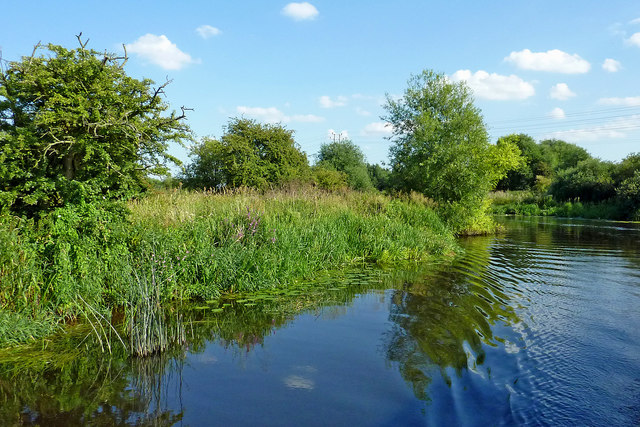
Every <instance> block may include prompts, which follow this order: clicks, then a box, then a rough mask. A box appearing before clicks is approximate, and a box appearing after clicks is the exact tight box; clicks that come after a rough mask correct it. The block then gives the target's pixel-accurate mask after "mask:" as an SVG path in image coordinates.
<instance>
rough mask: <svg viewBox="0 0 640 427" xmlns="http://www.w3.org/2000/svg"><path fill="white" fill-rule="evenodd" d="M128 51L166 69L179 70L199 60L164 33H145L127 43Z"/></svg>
mask: <svg viewBox="0 0 640 427" xmlns="http://www.w3.org/2000/svg"><path fill="white" fill-rule="evenodd" d="M127 51H129V52H132V53H135V54H137V55H138V56H140V57H141V58H143V59H144V60H146V61H149V62H151V63H152V64H155V65H159V66H160V67H162V68H164V69H165V70H179V69H181V68H183V67H184V66H186V65H188V64H193V63H197V62H199V61H196V60H194V59H193V58H191V55H189V54H188V53H184V52H183V51H181V50H180V49H178V46H176V44H175V43H171V40H169V39H168V38H167V36H165V35H164V34H163V35H161V36H156V35H155V34H145V35H144V36H141V37H140V38H138V40H136V41H135V42H133V43H130V44H128V45H127Z"/></svg>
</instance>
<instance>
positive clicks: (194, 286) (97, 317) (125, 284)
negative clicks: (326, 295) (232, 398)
mask: <svg viewBox="0 0 640 427" xmlns="http://www.w3.org/2000/svg"><path fill="white" fill-rule="evenodd" d="M0 239H1V240H2V241H1V242H0V243H1V244H0V279H1V281H2V289H1V290H0V308H1V310H0V346H7V345H13V344H18V343H21V342H25V341H29V340H32V339H36V338H39V337H43V336H46V335H48V334H50V333H51V332H52V331H54V330H55V329H56V328H58V327H59V325H62V324H64V323H74V322H77V321H79V320H80V321H89V322H92V323H93V324H95V325H96V326H95V329H96V333H98V334H100V333H105V332H104V330H105V328H106V329H108V326H101V325H102V324H103V323H108V322H110V321H111V320H112V317H114V316H116V317H117V316H121V315H122V314H123V313H124V314H125V317H126V315H127V314H129V315H130V314H131V313H134V312H135V313H137V312H139V311H137V310H139V306H140V305H141V304H143V303H144V302H145V301H150V300H152V301H154V302H155V303H157V304H161V303H162V304H165V303H167V302H170V301H178V300H190V301H198V300H200V301H207V300H211V299H215V298H218V297H220V296H221V295H223V294H233V293H239V292H253V291H259V290H264V289H273V288H286V287H287V286H290V285H291V284H295V283H296V282H298V281H302V280H310V279H312V278H313V276H314V275H315V274H316V273H317V272H319V271H322V270H326V269H338V268H341V267H344V266H349V265H354V264H358V263H379V264H393V263H402V262H408V261H409V262H415V261H424V260H426V259H429V258H433V257H438V256H445V255H447V254H451V253H453V252H454V251H456V248H457V246H456V243H455V239H454V236H453V234H452V233H451V232H450V231H449V230H448V228H447V227H446V226H445V225H444V224H443V222H442V221H441V220H440V219H439V217H438V216H437V215H436V213H435V212H434V211H433V209H432V204H431V202H430V201H429V200H428V199H426V198H423V197H420V196H415V195H414V196H411V197H405V198H401V199H400V198H390V197H387V196H383V195H381V194H373V193H357V192H347V193H343V194H327V193H324V192H318V191H314V190H311V189H306V190H300V191H297V192H296V191H289V192H282V191H280V192H271V193H267V194H259V193H256V192H251V191H237V192H234V193H230V194H219V193H207V192H204V193H203V192H186V191H174V192H169V193H158V194H154V195H149V196H147V197H145V198H143V199H141V200H138V201H134V202H130V203H128V204H127V205H113V204H109V205H101V206H98V205H94V204H81V205H75V206H69V207H66V208H63V209H58V210H56V211H54V212H53V213H52V214H51V215H49V216H47V217H45V218H43V219H41V220H40V221H39V222H34V221H33V220H31V221H25V220H21V219H18V218H14V217H11V216H4V217H2V219H1V221H0ZM16 325H17V327H16Z"/></svg>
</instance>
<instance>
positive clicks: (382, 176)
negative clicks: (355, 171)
mask: <svg viewBox="0 0 640 427" xmlns="http://www.w3.org/2000/svg"><path fill="white" fill-rule="evenodd" d="M367 171H368V172H369V178H370V179H371V183H372V184H373V186H374V187H375V188H377V189H378V191H385V190H388V189H389V188H391V178H390V177H391V171H390V170H389V169H386V168H384V167H382V166H380V165H379V164H369V163H367Z"/></svg>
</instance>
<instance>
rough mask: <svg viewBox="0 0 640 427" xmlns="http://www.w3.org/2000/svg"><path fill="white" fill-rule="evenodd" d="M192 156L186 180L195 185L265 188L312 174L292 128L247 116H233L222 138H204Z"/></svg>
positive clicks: (302, 178)
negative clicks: (262, 121) (264, 122)
mask: <svg viewBox="0 0 640 427" xmlns="http://www.w3.org/2000/svg"><path fill="white" fill-rule="evenodd" d="M191 156H192V158H193V162H192V163H191V164H190V165H189V166H188V167H187V168H186V170H185V180H186V182H187V184H188V185H189V186H192V187H222V186H227V187H231V188H234V187H241V186H246V187H253V188H259V189H266V188H268V187H269V186H278V185H282V184H285V183H287V182H291V181H296V180H308V179H309V174H310V172H309V163H308V161H307V156H306V154H305V153H303V152H302V151H301V150H300V147H299V146H298V144H297V143H296V142H295V141H294V139H293V131H292V130H288V129H285V128H284V127H283V126H281V125H270V124H260V123H258V122H256V121H254V120H249V119H244V118H233V119H231V120H230V121H229V124H228V125H227V126H226V128H225V133H224V135H223V136H222V138H220V140H216V139H213V138H204V139H203V140H202V142H201V143H200V144H198V145H196V146H195V147H194V148H193V149H192V151H191Z"/></svg>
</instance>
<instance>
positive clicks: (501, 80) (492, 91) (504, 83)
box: [451, 70, 536, 101]
mask: <svg viewBox="0 0 640 427" xmlns="http://www.w3.org/2000/svg"><path fill="white" fill-rule="evenodd" d="M451 80H453V81H462V80H464V81H466V82H467V84H468V85H469V87H470V88H471V89H473V93H474V94H475V95H476V96H477V97H478V98H482V99H490V100H498V101H506V100H512V99H526V98H529V97H530V96H533V95H534V94H535V93H536V90H535V89H534V87H533V85H532V84H531V83H529V82H526V81H524V80H522V79H521V78H520V77H518V76H516V75H514V74H512V75H510V76H503V75H500V74H496V73H491V74H489V73H487V72H486V71H483V70H479V71H476V72H475V73H471V71H470V70H458V71H456V72H455V73H453V75H452V76H451Z"/></svg>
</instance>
